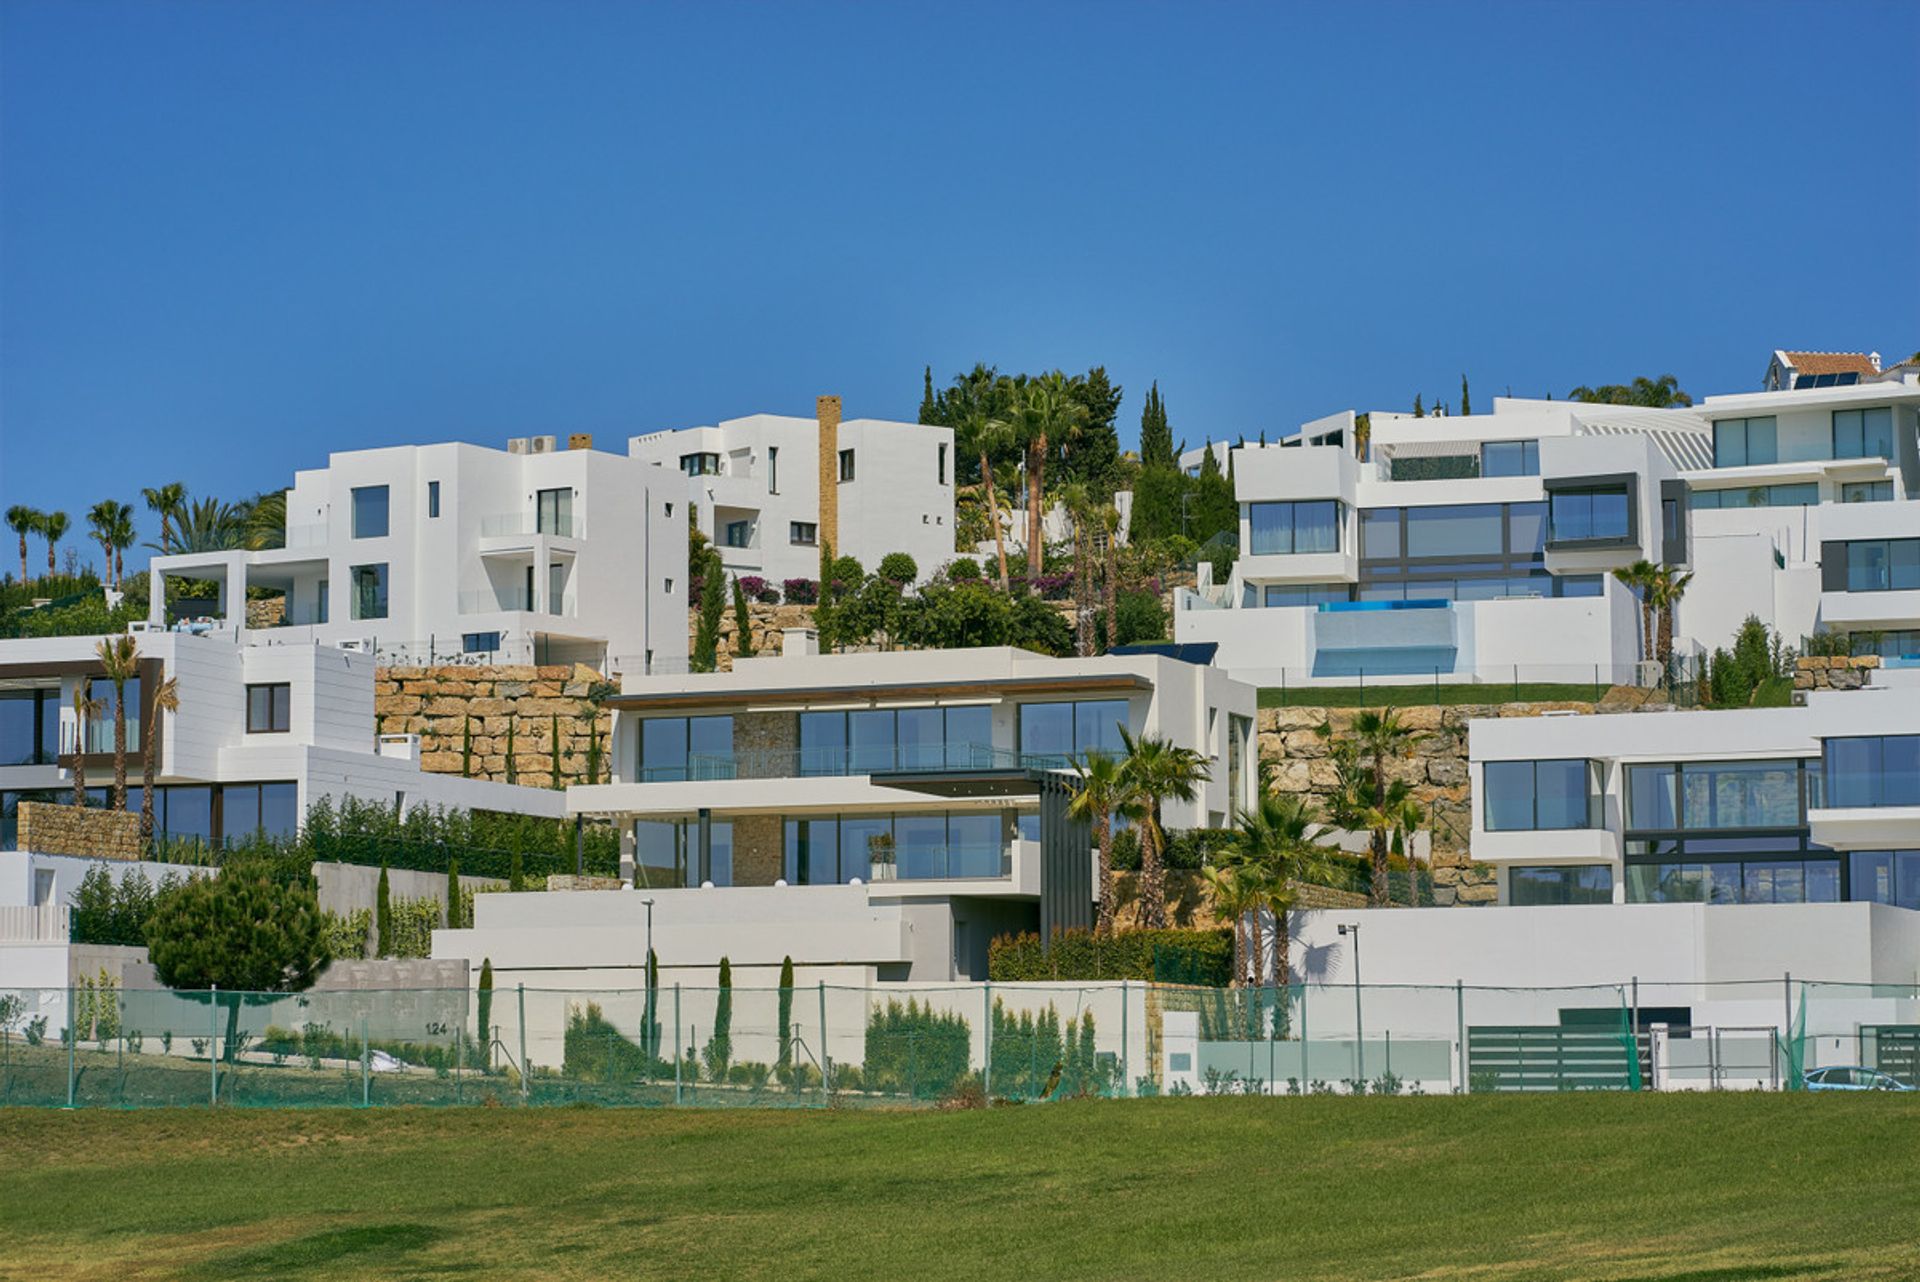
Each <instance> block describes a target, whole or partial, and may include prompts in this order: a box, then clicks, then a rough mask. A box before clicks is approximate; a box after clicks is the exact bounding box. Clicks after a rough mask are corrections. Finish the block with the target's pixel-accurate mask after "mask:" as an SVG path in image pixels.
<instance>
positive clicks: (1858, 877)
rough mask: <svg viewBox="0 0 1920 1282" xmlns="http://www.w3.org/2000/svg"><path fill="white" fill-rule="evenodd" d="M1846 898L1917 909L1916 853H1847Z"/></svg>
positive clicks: (1919, 854) (1919, 862)
mask: <svg viewBox="0 0 1920 1282" xmlns="http://www.w3.org/2000/svg"><path fill="white" fill-rule="evenodd" d="M1847 898H1849V899H1858V900H1865V901H1867V902H1868V903H1874V904H1894V905H1896V906H1898V907H1901V908H1915V909H1920V850H1855V851H1850V852H1849V853H1848V855H1847Z"/></svg>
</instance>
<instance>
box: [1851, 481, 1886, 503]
mask: <svg viewBox="0 0 1920 1282" xmlns="http://www.w3.org/2000/svg"><path fill="white" fill-rule="evenodd" d="M1840 501H1841V502H1842V503H1891V502H1893V482H1892V481H1891V480H1886V481H1845V482H1842V483H1841V486H1840Z"/></svg>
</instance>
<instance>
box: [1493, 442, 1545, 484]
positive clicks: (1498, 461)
mask: <svg viewBox="0 0 1920 1282" xmlns="http://www.w3.org/2000/svg"><path fill="white" fill-rule="evenodd" d="M1480 475H1482V476H1538V475H1540V442H1538V441H1487V442H1486V443H1484V444H1483V445H1481V447H1480Z"/></svg>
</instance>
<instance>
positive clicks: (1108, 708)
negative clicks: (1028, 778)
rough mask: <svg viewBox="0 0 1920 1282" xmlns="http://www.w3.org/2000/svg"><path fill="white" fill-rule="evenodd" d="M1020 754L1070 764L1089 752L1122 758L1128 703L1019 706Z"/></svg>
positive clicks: (1085, 701) (1101, 701) (1099, 701)
mask: <svg viewBox="0 0 1920 1282" xmlns="http://www.w3.org/2000/svg"><path fill="white" fill-rule="evenodd" d="M1019 718H1020V728H1019V743H1020V754H1021V755H1022V756H1023V757H1024V756H1035V757H1041V758H1045V759H1055V758H1058V759H1067V760H1071V759H1074V758H1077V757H1080V756H1081V755H1083V754H1085V753H1087V752H1093V751H1099V752H1105V753H1107V754H1109V755H1111V756H1115V757H1118V756H1121V755H1123V754H1124V753H1125V751H1126V743H1125V741H1124V740H1123V739H1122V738H1121V734H1120V731H1121V729H1122V727H1124V726H1125V725H1126V724H1127V701H1126V700H1125V699H1082V700H1078V701H1076V702H1073V703H1023V704H1021V705H1020V706H1019Z"/></svg>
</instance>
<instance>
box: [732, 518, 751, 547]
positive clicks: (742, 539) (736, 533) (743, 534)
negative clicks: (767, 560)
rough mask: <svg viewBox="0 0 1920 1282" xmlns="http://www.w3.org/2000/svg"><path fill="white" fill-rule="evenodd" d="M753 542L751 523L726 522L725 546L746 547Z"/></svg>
mask: <svg viewBox="0 0 1920 1282" xmlns="http://www.w3.org/2000/svg"><path fill="white" fill-rule="evenodd" d="M752 542H753V522H752V521H728V522H727V546H728V547H730V548H743V547H747V546H748V545H750V544H751V543H752Z"/></svg>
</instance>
